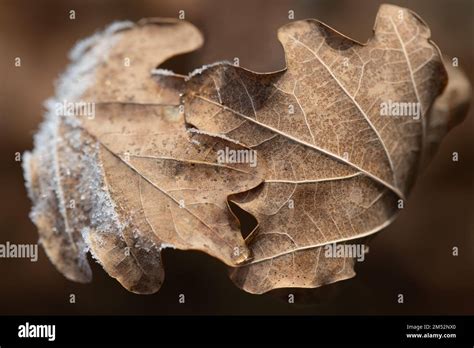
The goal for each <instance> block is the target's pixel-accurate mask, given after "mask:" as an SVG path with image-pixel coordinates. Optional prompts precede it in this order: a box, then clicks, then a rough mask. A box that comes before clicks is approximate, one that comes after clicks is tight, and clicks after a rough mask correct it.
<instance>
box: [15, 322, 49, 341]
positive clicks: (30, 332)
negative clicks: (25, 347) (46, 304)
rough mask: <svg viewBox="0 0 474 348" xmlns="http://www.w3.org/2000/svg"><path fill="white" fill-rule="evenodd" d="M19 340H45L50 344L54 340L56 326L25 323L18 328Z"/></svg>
mask: <svg viewBox="0 0 474 348" xmlns="http://www.w3.org/2000/svg"><path fill="white" fill-rule="evenodd" d="M18 337H20V338H47V339H48V341H50V342H52V341H54V340H56V325H35V324H30V323H28V322H26V323H25V324H23V325H20V326H18Z"/></svg>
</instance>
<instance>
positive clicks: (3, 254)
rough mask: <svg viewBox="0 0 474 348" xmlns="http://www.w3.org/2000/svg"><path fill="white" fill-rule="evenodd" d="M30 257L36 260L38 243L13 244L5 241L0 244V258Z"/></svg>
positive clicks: (31, 259) (32, 260)
mask: <svg viewBox="0 0 474 348" xmlns="http://www.w3.org/2000/svg"><path fill="white" fill-rule="evenodd" d="M1 258H4V259H15V258H18V259H30V261H31V262H36V261H38V244H14V243H10V242H8V241H7V242H6V243H5V244H0V259H1Z"/></svg>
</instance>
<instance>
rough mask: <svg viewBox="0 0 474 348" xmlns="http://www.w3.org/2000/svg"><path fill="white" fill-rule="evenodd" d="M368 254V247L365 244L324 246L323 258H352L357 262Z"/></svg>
mask: <svg viewBox="0 0 474 348" xmlns="http://www.w3.org/2000/svg"><path fill="white" fill-rule="evenodd" d="M368 252H369V247H368V246H367V245H365V244H336V243H332V244H326V245H325V246H324V256H326V257H327V258H342V257H352V258H354V259H356V260H357V261H359V262H362V261H364V260H365V254H366V253H368Z"/></svg>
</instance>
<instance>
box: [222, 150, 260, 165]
mask: <svg viewBox="0 0 474 348" xmlns="http://www.w3.org/2000/svg"><path fill="white" fill-rule="evenodd" d="M217 162H218V163H219V164H234V163H248V164H249V165H250V167H256V166H257V151H255V150H250V149H241V150H234V149H230V148H229V147H227V146H226V147H225V148H224V149H221V150H219V151H217Z"/></svg>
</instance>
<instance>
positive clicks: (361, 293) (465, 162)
mask: <svg viewBox="0 0 474 348" xmlns="http://www.w3.org/2000/svg"><path fill="white" fill-rule="evenodd" d="M380 3H381V2H380V1H375V0H373V1H372V0H370V1H348V0H332V1H329V0H325V1H323V0H318V1H269V0H266V1H263V0H258V1H255V0H253V1H250V0H245V1H244V0H238V1H237V0H233V1H230V0H227V1H222V0H219V1H218V0H214V1H211V0H208V1H184V0H178V1H176V0H159V1H152V0H149V1H144V0H141V1H132V0H123V1H106V0H102V1H89V0H81V1H73V0H68V1H59V0H58V1H25V0H20V1H18V0H0V53H1V54H0V76H1V79H2V80H1V83H0V142H1V147H0V156H1V161H0V166H1V182H0V197H1V200H0V243H5V242H6V241H10V242H12V243H13V242H15V243H35V242H36V241H37V233H36V228H35V227H34V225H33V224H32V223H31V222H30V220H29V218H28V212H29V210H30V202H29V200H28V198H27V196H26V192H25V189H24V185H23V177H22V170H21V166H20V163H18V162H15V160H14V154H15V152H23V151H25V150H27V149H31V147H32V135H33V133H34V132H35V130H36V129H37V127H38V124H39V122H40V121H41V119H42V112H43V107H42V102H43V100H45V99H46V98H48V97H49V96H51V95H53V93H54V91H53V87H54V85H53V82H54V80H55V79H56V78H57V77H58V75H59V74H60V73H61V71H63V70H64V68H65V67H66V65H67V53H68V51H69V49H70V48H71V47H72V46H73V45H74V43H75V42H76V41H77V40H78V39H81V38H83V37H85V36H88V35H90V34H92V33H93V32H94V31H95V30H97V29H99V28H102V27H104V26H105V25H106V24H108V23H110V22H112V21H114V20H124V19H131V20H138V19H140V18H142V17H154V16H159V17H177V16H178V11H179V10H184V11H185V14H186V19H187V20H188V21H190V22H192V23H194V24H195V25H196V26H197V27H199V28H200V29H201V30H202V31H203V33H204V35H205V37H206V44H205V46H204V48H202V49H200V50H199V51H198V52H196V53H192V54H191V55H189V56H187V57H178V58H177V59H175V60H174V61H173V62H168V63H166V64H165V65H166V67H169V68H172V69H174V70H175V71H177V72H180V73H187V72H189V71H191V70H192V69H194V68H196V67H198V66H200V65H202V64H206V63H210V62H213V61H216V60H222V59H233V58H234V57H239V59H240V65H241V66H245V67H247V68H250V69H253V70H256V71H272V70H276V69H280V68H282V67H283V66H284V58H283V50H282V48H281V47H280V44H279V43H278V41H277V38H276V30H277V28H278V27H280V26H281V25H283V24H285V23H286V22H288V11H289V10H293V11H295V19H303V18H317V19H319V20H322V21H323V22H325V23H327V24H329V25H330V26H332V27H334V28H335V29H337V30H338V31H340V32H342V33H345V34H347V35H348V36H351V37H353V38H355V39H357V40H359V41H362V42H365V41H366V40H367V38H368V37H369V36H370V35H371V29H372V25H373V22H374V19H375V14H376V12H377V8H378V6H379V4H380ZM392 3H395V4H399V5H402V6H405V7H408V8H410V9H412V10H414V11H415V12H417V13H418V14H419V15H420V16H421V17H422V18H423V19H424V20H425V21H426V22H427V23H428V24H429V26H430V27H431V30H432V37H433V39H434V41H435V42H436V43H437V44H438V46H439V47H440V48H441V50H442V51H443V53H445V54H447V55H450V56H456V57H459V62H460V65H461V66H462V67H463V68H464V70H465V71H466V72H467V74H468V76H469V78H470V80H471V82H472V81H474V67H473V58H474V57H473V54H474V46H473V36H474V27H473V23H474V20H473V19H474V1H472V0H449V1H448V0H444V1H441V0H440V1H432V0H410V1H392ZM71 9H74V10H75V11H76V19H75V20H70V19H69V16H68V14H69V10H71ZM15 57H21V59H22V66H21V68H15V67H14V58H15ZM473 119H474V109H473V108H471V110H470V114H469V115H468V117H467V119H466V121H465V122H464V123H463V124H461V125H460V126H459V127H457V128H456V129H454V130H453V131H452V132H451V133H450V134H449V135H448V136H447V138H446V139H445V141H444V142H443V144H442V146H441V148H440V151H439V153H438V154H437V156H436V157H435V159H434V161H433V162H432V163H431V165H430V167H429V168H428V169H427V170H426V171H425V172H424V173H423V174H422V175H421V176H420V178H419V180H418V183H417V185H416V187H415V189H414V191H413V192H412V194H411V196H410V199H409V201H408V204H407V206H406V208H405V209H404V211H403V212H402V214H401V215H400V216H399V218H398V219H397V220H396V222H395V223H394V224H393V225H391V226H390V227H389V228H387V229H386V230H385V231H383V232H382V233H380V234H379V235H377V236H376V237H375V238H374V239H373V241H372V242H371V244H370V253H369V254H368V255H367V256H366V261H365V262H362V263H360V264H358V266H357V268H356V271H357V273H358V275H357V277H356V278H354V279H351V280H347V281H344V282H340V283H337V284H335V285H329V286H326V287H324V288H321V289H316V290H310V291H305V292H302V293H300V292H296V291H294V290H282V291H277V292H274V293H271V294H267V295H261V296H256V295H250V294H247V293H244V292H243V291H241V290H239V289H238V288H237V287H235V286H234V285H233V284H232V283H231V281H230V280H229V279H228V278H227V272H226V269H225V267H224V266H223V265H221V264H220V263H219V262H218V261H216V260H214V259H212V258H210V257H208V256H206V255H204V254H201V253H197V252H181V251H174V250H169V249H167V250H165V253H164V262H165V268H166V280H165V283H164V285H163V287H162V289H161V290H160V291H159V292H158V293H157V294H155V295H150V296H139V295H134V294H131V293H128V292H127V291H126V290H124V289H122V287H121V286H120V284H119V283H118V282H116V281H115V280H114V279H112V278H110V277H109V276H108V275H107V274H106V273H105V272H104V271H103V270H102V269H101V267H100V266H99V265H97V264H95V263H94V266H93V271H94V277H95V279H94V281H93V282H92V283H91V284H87V285H80V284H76V283H72V282H69V281H67V280H66V279H65V278H63V277H62V276H61V274H59V273H58V272H57V271H56V270H55V268H54V267H53V266H52V264H51V263H50V262H49V260H48V259H47V257H46V255H45V254H44V252H43V251H42V250H40V255H39V261H38V262H37V263H31V262H30V261H28V260H5V259H0V314H474V296H473V295H474V234H473V232H474V231H473V227H474V219H473V213H474V211H473V206H474V204H473V203H474V199H473V198H474V187H473V168H474V165H473V163H474V151H473V144H474V133H473V122H474V120H473ZM453 151H457V152H458V153H459V156H460V160H459V162H457V163H456V162H452V161H451V154H452V152H453ZM453 246H458V247H459V256H457V257H453V256H452V247H453ZM290 292H291V293H296V304H293V305H290V304H287V303H286V302H285V301H284V300H282V298H285V297H286V296H287V294H288V293H290ZM71 293H74V294H75V295H76V304H70V303H69V302H68V300H69V294H71ZM179 293H184V294H185V295H186V304H184V305H183V304H179V303H178V294H179ZM398 293H403V294H404V296H405V303H404V304H398V303H397V301H396V300H397V294H398Z"/></svg>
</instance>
